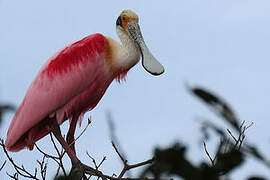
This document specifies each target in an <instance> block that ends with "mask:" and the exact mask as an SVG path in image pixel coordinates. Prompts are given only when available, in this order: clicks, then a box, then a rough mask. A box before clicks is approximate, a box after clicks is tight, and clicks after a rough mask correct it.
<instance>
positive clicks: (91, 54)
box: [5, 34, 107, 149]
mask: <svg viewBox="0 0 270 180" xmlns="http://www.w3.org/2000/svg"><path fill="white" fill-rule="evenodd" d="M106 46H107V43H106V39H105V37H104V36H103V35H101V34H94V35H90V36H88V37H86V38H84V39H81V40H79V41H77V42H75V43H73V44H71V45H69V46H67V47H65V48H64V49H62V50H60V51H59V52H58V53H56V54H55V55H54V56H53V57H52V58H50V59H49V60H48V61H47V62H46V63H45V64H44V66H43V67H42V69H41V70H40V71H39V73H38V75H37V76H36V78H35V79H34V81H33V82H32V84H31V85H30V87H29V89H28V91H27V93H26V95H25V97H24V99H23V102H22V103H21V105H20V107H19V109H18V110H17V112H16V114H15V116H14V117H13V119H12V122H11V124H10V127H9V130H8V133H7V139H6V142H5V144H6V147H7V148H8V149H10V148H11V147H12V146H13V145H14V144H15V143H16V142H17V141H18V140H19V139H20V137H22V136H23V135H24V134H25V133H26V132H27V131H28V130H29V129H31V128H32V127H33V126H35V125H37V124H38V123H39V122H40V121H42V120H43V119H44V118H45V117H47V116H48V115H50V114H51V113H53V112H54V111H56V110H57V109H59V108H60V107H62V106H63V105H64V104H66V103H68V102H69V101H70V100H71V99H72V98H73V97H74V96H76V95H78V94H79V93H81V92H82V91H83V90H85V89H86V88H87V87H88V86H89V85H90V84H91V83H92V82H93V81H94V80H95V77H96V74H97V71H101V70H103V69H104V68H106V67H105V65H104V56H105V53H106V48H107V47H106ZM44 128H45V127H44Z"/></svg>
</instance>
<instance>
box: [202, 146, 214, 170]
mask: <svg viewBox="0 0 270 180" xmlns="http://www.w3.org/2000/svg"><path fill="white" fill-rule="evenodd" d="M203 146H204V151H205V153H206V154H207V156H208V158H209V159H210V161H211V163H212V166H215V162H214V160H213V159H212V158H211V156H210V154H209V152H208V150H207V147H206V143H205V142H203Z"/></svg>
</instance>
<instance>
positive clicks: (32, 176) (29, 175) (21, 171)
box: [0, 139, 38, 180]
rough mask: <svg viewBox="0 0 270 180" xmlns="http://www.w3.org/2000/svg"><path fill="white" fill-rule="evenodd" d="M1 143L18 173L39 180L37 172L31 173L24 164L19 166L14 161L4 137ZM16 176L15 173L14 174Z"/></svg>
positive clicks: (0, 140)
mask: <svg viewBox="0 0 270 180" xmlns="http://www.w3.org/2000/svg"><path fill="white" fill-rule="evenodd" d="M0 145H1V146H2V148H3V151H4V153H5V155H6V156H7V158H8V160H9V161H10V162H11V164H12V165H13V167H14V169H15V170H16V172H17V174H19V175H21V176H23V177H25V178H31V179H36V180H38V178H37V177H36V173H35V174H34V175H33V174H31V173H29V172H28V171H27V170H26V169H25V168H24V166H23V165H22V166H21V167H19V166H18V165H17V164H16V163H15V162H14V161H13V159H12V158H11V157H10V156H9V154H8V152H7V150H6V148H5V144H4V141H3V139H0ZM10 177H11V176H10ZM13 177H15V174H14V176H13Z"/></svg>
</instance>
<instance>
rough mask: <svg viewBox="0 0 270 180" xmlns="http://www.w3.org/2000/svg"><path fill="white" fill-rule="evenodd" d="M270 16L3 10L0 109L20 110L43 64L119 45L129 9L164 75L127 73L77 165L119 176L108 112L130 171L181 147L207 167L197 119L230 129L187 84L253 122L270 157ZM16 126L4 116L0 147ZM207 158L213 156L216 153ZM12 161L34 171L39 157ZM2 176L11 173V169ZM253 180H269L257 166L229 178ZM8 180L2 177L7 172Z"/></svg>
mask: <svg viewBox="0 0 270 180" xmlns="http://www.w3.org/2000/svg"><path fill="white" fill-rule="evenodd" d="M269 7H270V1H268V0H257V1H254V0H239V1H235V0H226V1H217V0H204V1H201V0H185V1H154V0H148V1H143V0H136V1H124V0H122V1H108V2H107V1H104V0H99V1H95V2H94V1H64V0H59V1H53V0H47V1H34V0H28V1H14V0H1V1H0V40H1V44H0V67H1V71H0V100H1V102H12V103H15V104H17V105H18V104H19V103H20V102H21V100H22V98H23V96H24V94H25V92H26V90H27V88H28V86H29V84H30V83H31V81H32V80H33V78H34V76H35V75H36V73H37V72H38V70H39V68H40V67H41V66H42V64H43V63H44V62H45V61H46V60H47V59H48V58H49V57H50V56H51V55H52V54H53V53H54V52H56V51H57V50H58V49H60V48H61V47H63V46H64V45H66V44H68V43H71V42H73V41H75V40H78V39H80V38H83V37H84V36H87V35H89V34H92V33H96V32H99V33H103V34H105V35H109V36H111V37H113V38H115V39H118V37H117V35H116V32H115V21H116V19H117V17H118V16H119V14H120V12H121V11H122V10H123V9H132V10H133V11H135V12H136V13H137V14H138V15H139V17H140V25H141V30H142V33H143V35H144V39H145V41H146V43H147V44H148V46H149V48H150V49H151V51H152V53H153V54H154V56H155V57H156V58H157V59H158V60H159V61H160V62H161V63H162V64H163V65H164V67H165V74H164V75H162V76H159V77H153V76H151V75H150V74H148V73H147V72H146V71H145V70H144V69H143V68H142V66H141V63H139V64H138V65H137V66H135V67H134V68H133V69H132V70H131V71H130V72H129V73H128V77H127V81H126V83H122V84H118V83H116V82H113V83H112V84H111V86H110V87H109V89H108V91H107V92H106V94H105V96H104V97H103V98H102V100H101V102H100V103H99V105H98V106H97V107H96V108H95V109H94V110H93V111H91V112H90V113H87V114H86V117H87V116H92V121H93V123H92V126H91V127H90V128H89V129H88V131H87V133H85V135H84V136H83V137H82V138H81V139H80V141H79V143H78V144H77V149H78V155H79V157H80V159H82V160H83V161H84V162H89V163H90V160H88V159H87V157H86V155H85V154H84V153H85V151H86V150H88V151H89V152H90V153H91V154H92V155H93V156H94V157H95V158H97V159H101V158H102V156H103V155H106V156H107V159H108V160H107V161H106V162H105V163H104V165H103V168H102V169H103V171H104V172H107V173H109V174H112V173H117V172H118V171H119V168H120V167H121V164H120V162H119V161H118V157H117V156H116V154H115V153H114V151H113V148H112V147H111V145H110V139H109V134H108V133H109V132H108V125H107V121H106V115H105V112H106V111H107V110H110V111H112V116H113V117H114V119H115V124H116V127H117V136H118V137H119V140H120V142H121V145H122V147H123V148H124V150H125V151H126V153H127V155H128V159H129V161H130V162H138V161H142V160H145V159H147V158H150V157H151V154H152V148H153V146H154V145H160V146H167V145H169V144H170V143H172V142H174V141H182V142H184V143H187V144H190V145H191V144H192V146H190V148H189V152H188V156H189V158H190V159H192V160H193V161H194V163H196V162H199V161H200V160H201V159H205V160H207V157H206V155H205V153H204V151H203V148H202V146H201V145H198V139H199V138H200V133H199V124H198V122H196V121H195V120H194V119H195V117H198V116H203V117H209V118H211V119H213V120H215V121H216V122H217V123H218V124H221V125H224V124H223V123H222V121H221V120H220V119H218V118H217V117H216V116H214V115H213V114H212V113H211V112H210V111H209V110H208V108H206V107H205V106H204V105H202V104H201V103H200V102H199V101H197V100H196V99H194V98H193V97H192V96H190V94H189V93H188V92H187V91H186V89H185V85H184V83H185V82H189V83H190V84H195V85H197V84H198V85H202V86H205V87H208V88H210V89H211V90H213V91H215V92H217V93H218V94H220V95H222V96H223V97H224V98H225V99H226V100H227V101H228V102H230V104H232V106H233V107H234V108H235V109H236V111H237V112H238V115H239V117H240V118H241V119H242V120H246V121H248V122H251V121H254V123H255V125H254V126H253V127H252V128H251V129H249V131H248V132H247V137H248V140H249V141H250V142H254V143H256V144H258V145H259V147H260V148H261V149H262V150H264V153H265V154H266V155H268V157H270V154H269V151H268V149H269V134H268V132H269V130H268V128H269V125H270V124H269V116H270V115H269V107H270V97H269V91H270V83H269V82H268V81H269V80H268V79H269V76H270V72H269V66H270V63H269V59H270V53H269V45H270V24H269V22H270V11H269ZM11 118H12V115H11V114H8V115H7V116H5V121H4V125H3V126H2V127H1V131H0V137H5V134H6V130H7V128H8V125H9V123H10V121H11ZM85 123H86V122H84V123H83V127H84V125H85ZM66 125H67V123H66V124H65V125H64V127H63V130H64V131H65V130H66V128H67V127H66ZM225 127H227V124H225ZM78 130H79V131H80V130H81V129H80V128H78ZM47 142H48V139H44V140H42V141H41V142H39V144H40V147H42V148H43V149H45V150H50V146H49V145H47ZM209 151H210V152H211V151H212V152H214V149H211V144H210V145H209ZM12 156H13V157H14V159H15V160H16V161H17V162H20V163H23V164H25V166H26V167H29V168H32V167H33V163H35V159H36V158H37V157H38V156H37V153H36V152H35V151H33V152H30V151H28V150H23V151H20V152H19V153H14V154H12ZM39 157H40V156H39ZM2 159H3V156H1V157H0V163H1V162H2ZM67 162H68V161H67ZM54 167H55V166H51V169H50V172H51V173H50V175H53V174H52V172H53V173H54V171H55V169H53V168H54ZM5 170H8V171H9V172H12V170H11V169H10V166H7V167H6V169H5ZM250 174H264V175H267V176H268V177H270V171H269V169H266V168H265V167H264V166H262V165H261V164H260V163H257V162H256V161H254V160H252V159H251V160H249V162H248V164H247V165H245V166H244V167H241V169H239V171H237V172H235V173H233V174H232V177H234V178H235V179H236V178H237V179H239V178H240V179H243V178H244V177H246V176H248V175H250ZM2 176H5V171H2V172H0V177H2Z"/></svg>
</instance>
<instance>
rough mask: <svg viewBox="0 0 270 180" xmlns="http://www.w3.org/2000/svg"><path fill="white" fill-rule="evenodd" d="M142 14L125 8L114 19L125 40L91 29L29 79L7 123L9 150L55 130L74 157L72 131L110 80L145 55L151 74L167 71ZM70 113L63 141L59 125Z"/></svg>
mask: <svg viewBox="0 0 270 180" xmlns="http://www.w3.org/2000/svg"><path fill="white" fill-rule="evenodd" d="M138 21H139V19H138V16H137V15H136V14H135V13H134V12H132V11H131V10H124V11H123V12H122V13H121V14H120V16H119V17H118V19H117V21H116V31H117V34H118V36H119V38H120V40H121V42H122V44H120V43H118V42H117V41H115V40H113V39H112V38H110V37H108V36H103V35H101V34H93V35H90V36H87V37H85V38H83V39H81V40H79V41H77V42H74V43H72V44H70V45H68V46H66V47H65V48H63V49H62V50H60V51H59V52H57V53H56V54H54V55H53V56H52V57H51V58H50V59H49V60H48V61H47V62H46V63H45V64H44V65H43V67H42V68H41V70H40V71H39V73H38V75H37V76H36V78H35V79H34V81H33V82H32V84H31V85H30V87H29V89H28V91H27V93H26V95H25V97H24V99H23V101H22V103H21V105H20V106H19V109H18V110H17V112H16V114H15V115H14V117H13V119H12V122H11V124H10V126H9V129H8V133H7V139H6V141H5V145H6V147H7V149H8V150H9V151H19V150H21V149H23V148H25V147H28V148H29V149H30V150H32V149H33V146H34V143H35V142H36V141H38V140H39V139H41V138H42V137H44V136H46V135H47V134H48V133H49V132H53V134H54V135H55V136H56V138H57V140H58V141H59V142H60V143H61V145H62V146H63V148H64V149H65V150H66V152H67V153H68V155H69V157H70V158H71V161H72V163H77V162H79V160H78V158H77V157H76V153H75V149H74V144H73V145H72V146H69V145H70V144H71V143H72V142H73V140H74V132H75V128H76V124H77V121H78V120H81V119H82V117H83V115H84V113H85V112H87V111H89V110H91V109H93V108H94V107H95V106H96V105H97V104H98V102H99V101H100V99H101V98H102V96H103V94H104V93H105V91H106V89H107V88H108V86H109V85H110V84H111V82H112V81H113V80H114V79H115V78H117V79H118V80H120V79H121V78H123V77H124V76H125V75H126V73H127V72H128V70H129V69H130V68H132V67H133V66H134V65H135V64H136V63H137V62H138V61H139V59H140V57H142V65H143V67H144V68H145V69H146V70H147V71H148V72H149V73H151V74H153V75H160V74H162V73H163V72H164V68H163V66H162V65H161V64H160V63H159V62H158V61H157V60H156V59H155V58H154V57H153V56H152V54H151V53H150V51H149V50H148V48H147V46H146V44H145V42H144V40H143V37H142V34H141V32H140V28H139V25H138ZM68 119H70V120H71V121H70V122H71V123H70V128H69V131H68V135H67V140H66V141H65V140H64V139H63V137H62V136H61V132H60V129H59V125H61V124H62V123H63V122H64V121H66V120H68Z"/></svg>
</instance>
